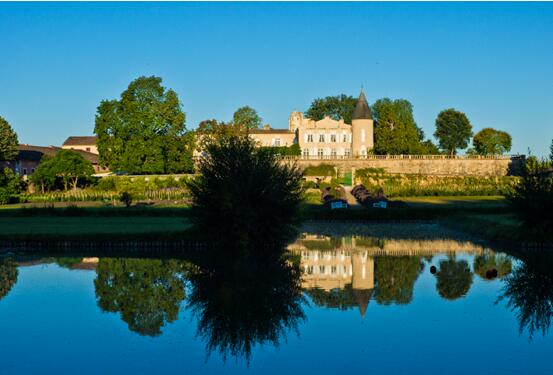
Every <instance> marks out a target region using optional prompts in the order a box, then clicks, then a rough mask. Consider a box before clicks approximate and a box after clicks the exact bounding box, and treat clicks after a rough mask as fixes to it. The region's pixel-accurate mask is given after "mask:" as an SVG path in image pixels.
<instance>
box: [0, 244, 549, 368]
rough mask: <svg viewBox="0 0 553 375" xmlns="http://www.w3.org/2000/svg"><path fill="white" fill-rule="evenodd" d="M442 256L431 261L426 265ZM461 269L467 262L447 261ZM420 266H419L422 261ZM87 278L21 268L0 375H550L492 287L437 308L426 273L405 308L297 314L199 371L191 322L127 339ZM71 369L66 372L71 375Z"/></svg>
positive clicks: (0, 337)
mask: <svg viewBox="0 0 553 375" xmlns="http://www.w3.org/2000/svg"><path fill="white" fill-rule="evenodd" d="M442 259H446V257H445V256H435V257H434V259H433V260H432V264H434V265H438V264H439V261H440V260H442ZM457 259H465V260H467V261H468V263H469V265H471V268H472V264H473V257H472V256H471V255H465V254H464V255H458V256H457ZM425 263H426V261H425ZM95 276H96V275H95V272H91V271H69V270H67V269H61V268H59V267H58V266H56V265H54V264H50V265H38V266H32V267H22V268H20V269H19V277H18V282H17V284H16V285H15V286H14V287H13V289H12V290H11V292H10V293H9V294H8V295H7V296H6V297H5V298H4V299H2V300H0V348H1V351H0V353H1V355H0V357H1V358H2V365H1V367H0V374H4V373H6V374H10V373H16V372H17V373H29V374H30V373H39V372H40V373H57V374H61V373H75V372H78V373H79V374H97V373H118V374H121V373H136V374H139V373H164V372H169V371H178V372H179V373H198V372H200V371H201V372H202V373H205V374H209V373H221V372H222V371H224V372H225V373H228V374H233V373H243V372H247V373H252V374H254V373H263V374H282V373H290V374H293V373H304V374H311V373H314V374H315V373H316V374H325V373H331V372H346V371H352V370H354V371H363V372H364V373H375V374H382V373H389V374H398V373H428V371H437V372H443V373H448V374H457V373H458V374H466V373H473V374H477V373H484V372H485V373H504V374H507V373H513V374H520V373H532V374H550V373H553V363H551V361H550V354H551V352H552V349H553V335H551V334H550V335H549V336H547V337H545V338H543V337H542V336H541V334H538V335H535V337H534V340H533V341H532V342H531V343H530V342H529V341H528V339H527V337H526V336H524V335H523V336H520V337H519V335H518V323H517V321H516V319H515V317H514V315H513V314H512V313H511V312H510V311H508V310H507V309H505V308H503V307H502V306H495V305H494V302H495V300H496V298H497V295H498V290H499V289H500V287H501V281H497V280H495V281H491V282H486V281H483V280H481V279H480V278H479V277H476V276H475V277H474V281H473V284H472V286H471V289H470V291H469V293H468V295H467V296H466V297H464V298H460V299H458V300H455V301H452V302H451V301H445V300H443V299H441V298H440V297H439V295H438V293H437V291H436V288H435V285H436V281H435V277H434V276H433V275H431V274H430V271H429V264H425V269H424V271H423V272H422V273H421V274H420V275H419V277H418V279H417V282H416V284H415V290H414V297H413V301H412V302H411V303H410V304H409V305H403V306H396V305H391V306H383V305H378V304H376V303H375V301H374V300H373V301H371V302H370V304H369V307H368V309H367V312H366V316H365V318H364V319H361V317H360V316H359V311H358V310H357V309H350V310H347V311H340V310H337V309H326V308H317V307H316V306H314V305H312V306H311V307H306V309H305V312H306V315H307V320H306V322H305V323H304V324H302V325H300V327H299V330H300V337H299V338H298V337H297V336H296V335H295V334H294V333H291V334H289V336H288V341H287V342H282V343H281V346H280V348H274V347H272V346H270V345H267V346H264V347H263V348H261V349H259V348H257V347H256V348H255V349H254V352H253V355H252V361H251V364H250V367H249V370H247V371H246V365H245V363H244V362H243V361H238V362H236V361H235V360H234V359H232V358H231V359H229V360H228V361H227V363H226V365H224V364H222V363H221V361H220V359H219V358H217V354H213V357H212V358H210V359H209V360H208V361H207V362H205V351H204V346H203V343H202V342H201V341H200V340H198V339H195V332H196V323H195V321H193V320H192V319H191V318H190V314H189V312H188V311H186V309H184V305H183V310H182V311H181V314H180V319H179V320H178V321H176V322H174V323H171V324H169V325H167V326H166V327H164V328H163V334H162V335H161V336H159V337H156V338H151V337H144V336H140V335H137V334H136V333H133V332H131V331H129V330H128V328H127V324H125V323H124V322H123V321H121V319H120V317H119V315H118V314H112V313H103V312H101V311H100V309H99V308H98V306H97V304H96V296H95V291H94V284H93V280H94V278H95ZM77 369H78V371H77Z"/></svg>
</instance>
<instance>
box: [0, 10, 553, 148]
mask: <svg viewBox="0 0 553 375" xmlns="http://www.w3.org/2000/svg"><path fill="white" fill-rule="evenodd" d="M0 51H1V53H0V115H1V116H3V117H5V118H6V119H7V120H8V121H9V122H10V123H11V125H12V126H13V127H14V128H15V130H16V131H17V133H18V134H19V139H20V142H21V143H29V144H38V145H50V144H52V145H60V144H61V143H62V142H63V141H64V140H65V138H66V137H67V136H69V135H90V134H92V133H93V128H94V115H95V112H96V107H97V106H98V104H99V102H100V101H101V100H102V99H113V98H117V97H119V95H120V93H121V92H122V91H123V90H124V89H125V88H126V87H127V85H128V83H129V82H130V81H132V80H133V79H134V78H136V77H138V76H140V75H158V76H161V77H162V78H163V81H164V85H165V86H166V87H170V88H173V89H174V90H175V91H176V92H177V93H178V94H179V96H180V99H181V101H182V104H183V109H184V111H185V112H186V114H187V127H188V128H195V127H196V126H197V124H198V122H199V121H201V120H203V119H207V118H216V119H219V120H228V119H230V118H231V116H232V113H233V112H234V110H235V109H236V108H238V107H240V106H243V105H250V106H252V107H253V108H255V109H257V111H258V112H259V114H260V115H261V117H262V118H263V120H264V122H266V123H270V124H271V126H273V127H277V128H283V127H286V126H287V123H288V116H289V114H290V112H291V111H293V110H300V111H304V110H306V109H307V108H308V107H309V104H310V103H311V101H312V100H313V99H314V98H316V97H322V96H327V95H335V94H340V93H346V94H351V95H358V93H359V89H360V87H361V86H363V87H364V88H365V92H366V94H367V98H368V100H369V103H371V102H374V101H375V100H376V99H378V98H382V97H390V98H404V99H408V100H409V101H411V103H413V106H414V114H415V120H416V121H417V123H418V124H419V126H421V127H422V128H423V129H424V131H425V133H426V134H427V135H429V136H431V135H432V133H433V132H434V120H435V118H436V115H437V114H438V112H439V111H440V110H442V109H445V108H450V107H453V108H456V109H458V110H461V111H463V112H465V113H466V114H467V115H468V117H469V119H470V120H471V122H472V124H473V127H474V129H475V131H478V130H479V129H482V128H484V127H494V128H498V129H502V130H506V131H508V132H509V133H511V135H512V136H513V143H514V145H513V150H512V151H513V152H514V153H526V152H527V150H528V147H530V149H531V151H532V153H533V154H534V155H540V156H541V155H546V154H547V153H548V149H549V145H550V143H551V139H552V138H553V71H552V69H553V3H530V4H527V3H505V4H503V3H478V4H475V3H446V4H442V3H82V4H79V3H70V4H68V3H48V4H43V3H21V4H19V3H0Z"/></svg>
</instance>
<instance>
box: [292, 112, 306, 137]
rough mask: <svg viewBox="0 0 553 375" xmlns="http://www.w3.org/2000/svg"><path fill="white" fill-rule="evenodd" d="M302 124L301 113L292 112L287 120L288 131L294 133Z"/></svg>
mask: <svg viewBox="0 0 553 375" xmlns="http://www.w3.org/2000/svg"><path fill="white" fill-rule="evenodd" d="M302 124H303V113H301V112H292V113H291V114H290V118H289V119H288V129H290V131H291V132H295V131H296V130H297V129H299V128H300V127H301V126H302Z"/></svg>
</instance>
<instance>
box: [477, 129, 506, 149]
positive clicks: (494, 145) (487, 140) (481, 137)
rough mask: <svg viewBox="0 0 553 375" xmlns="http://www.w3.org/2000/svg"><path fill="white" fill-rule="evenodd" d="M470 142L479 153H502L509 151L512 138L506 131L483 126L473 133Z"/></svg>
mask: <svg viewBox="0 0 553 375" xmlns="http://www.w3.org/2000/svg"><path fill="white" fill-rule="evenodd" d="M472 143H473V144H474V150H475V151H476V153H477V154H479V155H502V154H504V153H506V152H509V151H511V144H512V138H511V135H510V134H509V133H507V132H504V131H501V130H496V129H492V128H484V129H482V130H480V131H479V132H478V133H476V134H475V136H474V139H473V140H472Z"/></svg>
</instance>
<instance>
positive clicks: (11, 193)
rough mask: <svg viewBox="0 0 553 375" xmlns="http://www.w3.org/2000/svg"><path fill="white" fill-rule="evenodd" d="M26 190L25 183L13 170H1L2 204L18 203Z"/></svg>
mask: <svg viewBox="0 0 553 375" xmlns="http://www.w3.org/2000/svg"><path fill="white" fill-rule="evenodd" d="M25 188H26V184H25V182H24V181H23V180H22V179H21V178H20V177H19V176H18V175H16V174H15V173H13V171H12V170H11V169H9V168H4V169H3V170H1V169H0V204H9V203H18V202H19V195H20V194H21V192H22V191H23V190H24V189H25Z"/></svg>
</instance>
